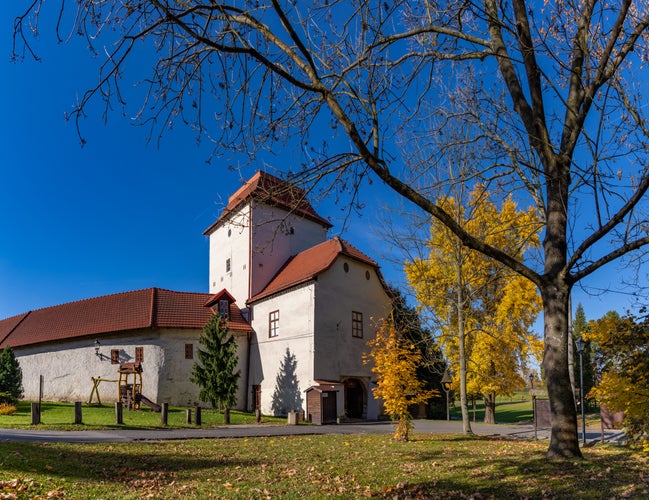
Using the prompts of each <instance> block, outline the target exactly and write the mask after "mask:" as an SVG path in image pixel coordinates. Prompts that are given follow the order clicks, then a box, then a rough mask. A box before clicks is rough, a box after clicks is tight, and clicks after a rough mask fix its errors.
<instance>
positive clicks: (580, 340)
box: [575, 335, 586, 354]
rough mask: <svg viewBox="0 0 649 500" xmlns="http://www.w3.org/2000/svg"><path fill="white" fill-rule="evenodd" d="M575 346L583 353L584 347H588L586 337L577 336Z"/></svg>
mask: <svg viewBox="0 0 649 500" xmlns="http://www.w3.org/2000/svg"><path fill="white" fill-rule="evenodd" d="M575 347H576V348H577V352H578V353H579V354H582V353H583V352H584V349H585V348H586V341H585V340H584V337H582V336H581V335H579V337H577V340H575Z"/></svg>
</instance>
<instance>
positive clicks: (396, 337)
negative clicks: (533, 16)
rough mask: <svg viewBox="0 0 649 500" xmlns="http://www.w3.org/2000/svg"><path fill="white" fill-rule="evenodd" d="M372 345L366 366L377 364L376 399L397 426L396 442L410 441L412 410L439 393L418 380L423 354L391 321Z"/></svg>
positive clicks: (384, 326)
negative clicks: (411, 407)
mask: <svg viewBox="0 0 649 500" xmlns="http://www.w3.org/2000/svg"><path fill="white" fill-rule="evenodd" d="M368 345H369V346H370V347H371V350H370V353H369V354H368V355H367V356H365V362H367V363H370V362H371V363H373V366H372V371H373V372H374V374H375V375H376V379H377V386H376V387H375V388H374V389H373V392H374V397H376V398H380V399H382V400H383V406H384V409H385V412H386V413H387V414H388V415H390V418H392V420H395V421H396V422H397V427H396V430H395V433H394V438H395V439H397V440H399V441H408V438H409V435H410V431H411V430H412V415H411V414H410V411H409V409H408V408H409V406H411V405H415V404H419V403H425V402H426V401H428V400H429V399H430V398H431V397H434V396H438V395H439V392H438V391H436V390H429V389H426V387H425V382H424V381H422V380H419V379H418V378H417V367H418V366H419V363H420V361H421V351H420V350H419V349H418V348H417V347H416V346H415V345H414V344H413V342H412V340H408V339H407V338H405V337H404V336H403V335H402V334H401V332H399V331H398V330H397V328H396V327H395V325H394V321H392V320H391V319H388V320H385V321H383V323H382V324H381V327H380V328H379V330H378V331H377V333H376V337H375V338H374V339H373V340H370V341H369V342H368Z"/></svg>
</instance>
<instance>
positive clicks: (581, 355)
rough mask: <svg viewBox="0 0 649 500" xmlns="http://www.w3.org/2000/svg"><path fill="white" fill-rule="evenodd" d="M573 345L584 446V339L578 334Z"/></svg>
mask: <svg viewBox="0 0 649 500" xmlns="http://www.w3.org/2000/svg"><path fill="white" fill-rule="evenodd" d="M575 347H576V348H577V352H578V353H579V400H580V403H581V436H582V439H583V443H584V446H586V414H585V413H584V349H585V348H586V341H585V340H584V338H583V337H582V336H581V335H579V337H578V338H577V340H575Z"/></svg>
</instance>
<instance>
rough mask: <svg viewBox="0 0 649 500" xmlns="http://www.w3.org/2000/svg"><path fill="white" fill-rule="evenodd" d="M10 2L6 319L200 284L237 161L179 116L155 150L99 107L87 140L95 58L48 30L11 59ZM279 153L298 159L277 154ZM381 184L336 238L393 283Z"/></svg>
mask: <svg viewBox="0 0 649 500" xmlns="http://www.w3.org/2000/svg"><path fill="white" fill-rule="evenodd" d="M17 12H18V10H16V11H15V12H14V11H13V9H3V10H2V12H1V13H0V23H1V24H2V26H3V29H1V30H0V33H2V35H1V37H2V38H1V39H0V40H1V42H0V55H1V57H0V71H1V74H2V78H0V96H1V97H0V98H1V99H2V110H3V113H2V134H0V141H1V143H0V155H1V163H0V318H5V317H9V316H12V315H15V314H19V313H21V312H25V311H28V310H32V309H37V308H41V307H46V306H50V305H55V304H60V303H64V302H69V301H73V300H79V299H83V298H89V297H94V296H99V295H104V294H109V293H115V292H122V291H127V290H135V289H140V288H147V287H151V286H157V287H162V288H168V289H172V290H182V291H201V292H204V291H207V286H208V276H207V275H208V242H207V239H206V237H205V236H203V235H202V232H203V230H204V229H205V228H207V227H208V226H209V225H210V224H211V223H212V222H213V221H214V220H215V218H216V217H218V215H219V214H220V211H221V209H222V207H223V206H224V203H225V202H227V197H228V196H229V195H230V194H231V193H232V192H233V191H234V190H236V189H237V188H238V187H239V186H240V185H241V180H242V179H241V174H240V173H239V172H237V171H232V170H229V169H228V168H227V166H228V165H234V166H236V165H237V159H236V158H234V160H233V161H228V162H227V164H225V162H219V161H218V160H214V161H213V162H212V163H211V164H207V163H206V161H205V160H206V159H207V158H208V157H209V155H210V152H211V150H210V148H209V146H208V145H202V146H197V144H196V141H195V136H194V135H193V133H192V132H191V131H190V130H188V129H186V128H182V127H180V126H177V127H176V128H175V129H174V130H173V131H170V132H168V133H167V134H166V135H165V137H164V141H163V142H162V143H161V144H160V146H157V145H155V144H150V145H147V144H146V137H147V130H144V129H142V128H138V127H135V126H133V125H132V124H131V123H130V120H129V118H128V117H123V116H121V114H120V112H119V110H117V111H115V112H114V113H112V114H111V115H110V116H109V119H108V123H107V124H104V123H103V122H102V117H101V109H100V108H99V106H95V107H93V108H91V110H90V113H89V116H88V118H87V119H86V120H85V121H84V122H83V127H84V129H83V130H84V136H85V138H86V139H87V141H88V142H87V144H86V146H85V147H83V148H82V147H81V146H80V142H79V138H78V136H77V133H76V130H75V127H74V124H73V123H71V122H66V121H65V119H64V115H65V113H66V112H67V111H70V110H71V109H72V106H73V104H74V103H75V100H76V96H77V95H78V94H81V93H82V92H83V91H84V90H85V89H87V88H89V87H91V86H92V84H93V83H94V81H95V78H96V69H95V67H96V66H95V65H96V61H93V60H92V58H91V57H90V55H89V53H88V52H87V51H86V50H85V49H84V47H83V45H82V44H72V45H58V44H57V43H56V41H55V38H54V34H53V33H52V32H47V31H44V32H43V33H42V35H41V37H42V40H41V41H40V43H39V44H38V45H37V49H38V52H39V55H40V56H42V59H43V60H42V61H41V62H34V61H32V60H25V61H24V62H18V63H12V62H10V55H11V43H12V36H11V34H12V29H11V27H12V24H13V17H14V15H15V14H16V13H17ZM244 160H245V159H244V158H241V162H243V161H244ZM274 160H275V164H276V165H290V164H291V162H292V161H293V159H292V158H291V154H290V152H281V151H280V152H278V155H277V158H276V159H274ZM259 167H262V166H261V165H260V166H259ZM254 170H255V168H252V167H250V168H248V169H247V170H245V171H244V175H245V176H250V175H252V173H253V172H254ZM376 186H377V183H375V184H374V187H373V188H372V189H371V190H370V189H367V190H366V191H365V193H364V200H363V201H365V202H366V203H367V207H366V209H365V211H364V213H363V216H362V218H361V219H353V220H352V221H351V222H350V223H349V225H348V229H347V231H346V232H345V233H343V234H342V236H343V237H344V238H346V239H348V240H349V241H350V242H351V243H353V244H354V245H356V246H357V247H359V248H360V249H361V250H362V251H364V252H366V253H367V254H369V255H370V256H371V257H373V258H375V259H376V260H379V261H380V262H381V263H382V266H383V271H384V274H385V275H386V277H387V279H388V281H389V282H390V283H394V284H400V281H401V270H400V268H399V266H395V265H393V264H390V263H389V261H387V260H386V259H385V256H386V254H390V253H391V249H390V248H389V247H387V246H386V243H385V242H384V241H383V240H382V239H381V234H380V229H379V226H380V221H378V220H377V219H376V217H375V215H374V214H376V213H377V211H379V208H380V207H381V206H383V204H384V203H388V204H390V203H391V201H390V200H389V199H386V196H387V195H386V193H385V192H381V191H379V190H376V189H375V188H376ZM316 209H317V210H318V211H319V212H320V213H321V215H323V216H325V217H330V218H331V219H332V222H333V223H334V224H335V227H334V229H333V230H332V233H331V234H332V235H335V234H338V231H340V221H339V220H338V218H339V217H340V214H341V210H340V207H336V206H334V205H333V204H332V203H329V202H327V201H326V200H324V201H323V202H321V203H318V204H316ZM617 278H618V274H617V271H616V269H615V268H614V267H613V266H611V267H609V268H606V269H604V270H603V271H600V273H599V274H598V276H597V279H596V280H591V281H590V283H591V284H593V285H595V286H598V287H607V286H609V285H613V286H615V282H616V280H617ZM574 302H575V304H576V303H577V302H583V303H584V305H585V308H586V314H587V316H588V317H589V318H595V317H599V316H600V315H601V314H603V313H604V312H605V311H607V310H608V309H611V308H613V307H618V308H622V309H623V308H625V307H626V306H627V304H629V303H630V299H629V297H627V296H626V295H624V294H619V293H616V294H609V295H607V296H605V297H589V296H588V295H586V294H584V293H583V292H581V291H579V290H576V292H575V299H574Z"/></svg>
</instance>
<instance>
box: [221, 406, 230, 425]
mask: <svg viewBox="0 0 649 500" xmlns="http://www.w3.org/2000/svg"><path fill="white" fill-rule="evenodd" d="M223 423H224V424H229V423H230V408H226V409H225V410H223Z"/></svg>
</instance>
